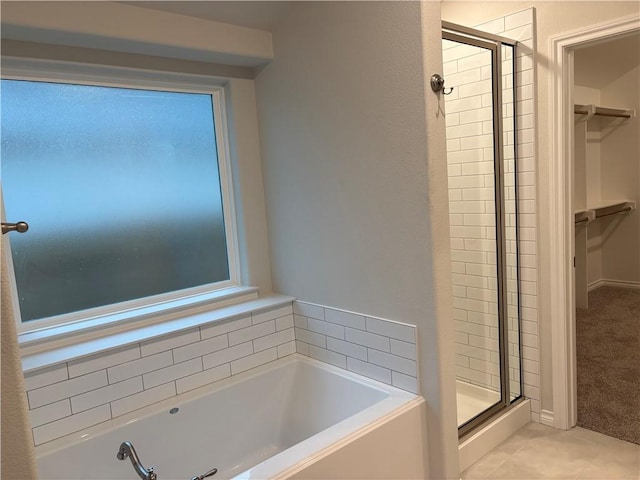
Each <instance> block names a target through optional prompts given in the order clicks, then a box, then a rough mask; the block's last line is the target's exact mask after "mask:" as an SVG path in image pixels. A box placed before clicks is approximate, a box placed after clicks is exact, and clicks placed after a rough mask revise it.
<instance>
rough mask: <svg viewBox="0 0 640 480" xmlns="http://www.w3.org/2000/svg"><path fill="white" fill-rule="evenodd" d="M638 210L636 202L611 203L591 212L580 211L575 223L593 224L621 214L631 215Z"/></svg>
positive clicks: (577, 213)
mask: <svg viewBox="0 0 640 480" xmlns="http://www.w3.org/2000/svg"><path fill="white" fill-rule="evenodd" d="M635 209H636V202H635V201H624V202H617V203H610V204H607V205H602V206H600V207H595V208H592V209H589V210H580V211H578V212H575V215H574V216H575V220H574V223H576V224H581V223H591V222H593V221H594V220H595V219H597V218H602V217H608V216H609V215H617V214H619V213H626V214H629V213H631V212H632V211H634V210H635Z"/></svg>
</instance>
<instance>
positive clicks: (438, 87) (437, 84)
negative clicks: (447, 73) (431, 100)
mask: <svg viewBox="0 0 640 480" xmlns="http://www.w3.org/2000/svg"><path fill="white" fill-rule="evenodd" d="M431 90H433V91H434V92H435V93H438V92H442V94H443V95H451V92H453V87H450V88H449V91H448V92H447V91H446V90H445V88H444V78H442V76H441V75H440V74H438V73H434V74H433V75H431Z"/></svg>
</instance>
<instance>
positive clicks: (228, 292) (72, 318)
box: [0, 57, 254, 337]
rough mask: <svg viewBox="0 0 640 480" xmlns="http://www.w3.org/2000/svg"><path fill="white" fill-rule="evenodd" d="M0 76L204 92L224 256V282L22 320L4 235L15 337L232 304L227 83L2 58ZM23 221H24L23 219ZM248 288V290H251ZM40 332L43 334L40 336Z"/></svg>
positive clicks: (234, 237) (237, 283) (236, 273)
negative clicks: (215, 163)
mask: <svg viewBox="0 0 640 480" xmlns="http://www.w3.org/2000/svg"><path fill="white" fill-rule="evenodd" d="M0 78H2V79H3V80H5V79H6V80H27V81H40V82H50V83H66V84H75V85H93V86H103V87H121V88H131V89H140V90H155V91H167V92H183V93H196V94H205V95H210V96H211V100H212V111H213V122H214V128H215V140H216V150H217V156H218V170H219V178H220V192H221V198H222V212H223V217H224V226H225V236H226V242H227V260H228V263H229V280H225V281H222V282H217V283H213V284H206V285H201V286H197V287H192V288H188V289H184V290H178V291H174V292H167V293H163V294H158V295H153V296H149V297H143V298H138V299H133V300H128V301H125V302H120V303H116V304H111V305H105V306H101V307H95V308H91V309H86V310H81V311H78V312H71V313H67V314H62V315H56V316H53V317H47V318H43V319H38V320H31V321H29V322H22V319H21V315H20V308H19V300H18V292H17V286H16V281H15V274H14V270H13V259H12V255H11V240H10V238H9V237H10V235H4V236H3V237H4V238H3V247H4V248H3V249H2V250H3V251H2V255H3V256H4V258H5V262H6V266H7V272H6V273H7V277H8V279H9V286H10V294H11V300H12V304H13V311H14V317H15V321H16V327H17V330H18V335H19V337H20V336H21V335H22V336H24V334H29V333H33V332H38V333H40V332H44V331H47V330H51V331H52V335H53V336H56V337H58V336H60V335H63V336H64V335H66V334H71V333H77V332H78V331H80V332H82V331H96V330H98V331H99V330H100V329H104V328H107V327H112V326H114V325H117V326H120V327H121V328H122V324H126V327H127V328H135V327H136V326H139V325H140V324H141V323H142V324H149V323H161V322H163V321H166V320H167V318H175V317H176V316H178V314H176V313H173V314H172V312H177V311H181V312H182V311H184V310H188V309H189V308H190V307H193V309H197V310H201V309H202V305H203V304H207V305H210V304H219V305H220V306H222V305H228V304H229V303H233V302H234V300H233V298H241V297H242V293H243V292H244V291H245V289H242V288H238V287H241V286H242V278H241V268H240V254H239V243H238V228H237V217H236V207H235V198H236V197H235V194H234V183H233V178H232V164H231V163H232V159H231V148H230V140H229V139H230V136H229V123H228V116H227V109H228V108H229V103H228V98H227V95H226V91H225V90H226V88H225V86H226V83H227V82H225V80H224V79H222V78H219V77H211V76H206V75H192V74H180V73H175V72H164V71H162V72H161V71H155V70H141V69H134V68H128V67H114V66H105V65H93V64H91V65H90V64H81V63H75V62H66V61H50V60H39V59H37V60H36V59H24V58H17V57H9V58H7V57H4V58H3V59H2V74H1V75H0ZM0 201H1V202H2V217H3V221H4V218H5V215H4V197H3V196H2V191H1V185H0ZM24 220H25V221H27V222H28V219H24ZM249 290H251V291H253V290H254V289H249ZM209 308H210V307H209ZM167 314H168V316H167ZM150 317H156V320H155V321H154V320H153V319H151V320H150ZM59 327H62V328H59ZM38 336H40V335H38ZM46 336H47V335H46V333H45V335H44V337H46Z"/></svg>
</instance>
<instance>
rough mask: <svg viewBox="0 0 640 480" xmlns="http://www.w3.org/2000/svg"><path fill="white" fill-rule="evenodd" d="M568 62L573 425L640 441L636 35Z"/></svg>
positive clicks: (639, 43)
mask: <svg viewBox="0 0 640 480" xmlns="http://www.w3.org/2000/svg"><path fill="white" fill-rule="evenodd" d="M573 63H574V75H573V79H574V81H573V98H574V115H575V116H574V122H575V123H574V158H573V165H574V175H573V183H574V190H573V210H574V212H575V218H574V223H575V238H574V242H575V272H574V278H575V282H574V288H575V299H576V302H575V303H576V314H575V322H576V376H577V425H578V426H580V427H583V428H587V429H589V430H594V431H597V432H600V433H604V434H605V435H609V436H612V437H615V438H619V439H620V440H625V441H628V442H634V443H637V444H640V396H638V392H639V391H640V349H639V348H638V345H640V215H639V213H640V212H638V211H637V208H636V207H637V205H638V202H639V201H640V141H639V136H638V132H639V131H640V128H639V124H638V118H637V112H638V110H639V107H640V33H639V32H634V33H630V34H625V35H619V36H616V37H613V38H611V39H608V40H607V41H606V42H598V43H596V44H587V45H584V46H580V47H577V48H576V49H575V50H574V52H573Z"/></svg>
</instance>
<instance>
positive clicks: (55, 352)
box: [21, 293, 295, 374]
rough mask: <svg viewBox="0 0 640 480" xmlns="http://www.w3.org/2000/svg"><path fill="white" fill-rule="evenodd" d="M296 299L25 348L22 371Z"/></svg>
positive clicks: (275, 297)
mask: <svg viewBox="0 0 640 480" xmlns="http://www.w3.org/2000/svg"><path fill="white" fill-rule="evenodd" d="M294 300H295V298H294V297H290V296H287V295H281V294H277V293H272V294H269V295H265V296H263V297H260V298H256V299H253V300H249V301H245V302H241V303H237V304H234V305H229V306H225V307H221V308H216V309H213V310H210V311H204V312H202V311H201V312H196V313H189V312H187V313H186V314H184V315H181V316H180V317H178V318H172V319H170V320H166V321H163V322H158V323H155V324H152V325H143V326H139V327H134V328H131V329H128V330H125V331H118V332H115V333H107V334H105V335H102V336H99V337H97V338H96V336H95V335H93V336H89V338H87V337H86V336H84V337H80V338H75V339H74V338H72V339H67V340H65V341H64V342H62V344H61V343H60V342H56V343H55V345H49V346H47V345H46V344H45V345H44V346H43V345H38V346H35V347H22V348H21V357H22V370H23V373H25V374H26V373H30V372H33V371H35V370H39V369H41V368H45V367H50V366H53V365H56V364H59V363H63V362H68V361H71V360H76V359H79V358H82V357H87V356H90V355H94V354H96V353H101V352H105V351H107V350H111V349H116V348H120V347H124V346H127V345H131V344H134V343H139V342H143V341H146V340H151V339H153V338H157V337H161V336H163V335H168V334H171V333H177V332H180V331H183V330H188V329H192V328H197V327H200V326H204V325H210V324H214V323H218V322H222V323H223V322H226V321H229V320H233V319H235V318H238V317H242V316H245V315H247V314H251V313H257V312H260V311H262V310H270V309H273V308H277V307H279V306H284V305H287V304H290V303H292V302H293V301H294Z"/></svg>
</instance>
